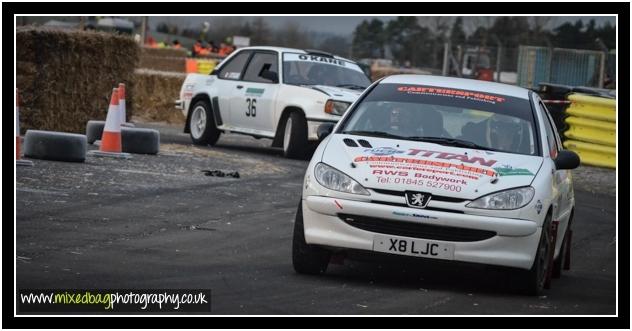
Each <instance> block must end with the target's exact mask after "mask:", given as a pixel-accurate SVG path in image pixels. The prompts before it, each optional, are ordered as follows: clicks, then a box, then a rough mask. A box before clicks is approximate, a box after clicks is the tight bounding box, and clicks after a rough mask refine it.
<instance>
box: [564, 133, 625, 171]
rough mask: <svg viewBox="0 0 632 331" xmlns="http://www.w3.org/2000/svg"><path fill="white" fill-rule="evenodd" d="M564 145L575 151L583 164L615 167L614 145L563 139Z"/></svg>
mask: <svg viewBox="0 0 632 331" xmlns="http://www.w3.org/2000/svg"><path fill="white" fill-rule="evenodd" d="M564 147H565V148H567V149H570V150H571V151H574V152H575V153H577V154H578V155H579V159H580V160H581V162H582V163H584V164H589V165H594V166H598V167H607V168H615V167H616V164H617V154H616V149H615V148H614V147H611V146H603V145H597V144H591V143H587V142H583V141H576V140H567V141H565V142H564Z"/></svg>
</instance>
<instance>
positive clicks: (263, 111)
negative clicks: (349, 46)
mask: <svg viewBox="0 0 632 331" xmlns="http://www.w3.org/2000/svg"><path fill="white" fill-rule="evenodd" d="M370 84H371V81H370V80H369V79H368V77H367V76H366V75H365V74H364V72H363V71H362V69H361V68H360V67H359V66H358V65H357V64H356V63H355V62H352V61H350V60H347V59H344V58H341V57H338V56H334V55H332V54H329V53H326V52H321V51H315V50H299V49H292V48H280V47H246V48H241V49H239V50H238V51H236V52H234V53H232V54H231V55H230V56H229V57H227V58H226V59H225V60H223V61H222V62H221V63H220V64H219V65H218V66H217V68H216V69H215V70H213V72H211V74H210V75H201V74H189V75H188V76H187V77H186V79H185V81H184V84H183V85H182V89H181V91H180V99H179V100H176V108H179V109H181V110H182V113H183V114H184V116H186V124H185V128H184V131H185V132H188V133H190V135H191V140H192V141H193V143H195V144H199V145H207V144H210V145H213V144H215V143H216V142H217V139H219V136H220V134H221V133H222V132H234V133H241V134H246V135H251V136H253V137H255V138H270V139H273V142H272V146H274V147H283V151H284V154H285V156H286V157H291V158H302V157H304V156H305V152H306V150H307V149H308V148H307V147H308V142H309V141H313V142H316V141H317V140H318V137H317V135H316V129H317V127H318V126H319V125H320V124H322V123H323V122H331V123H336V122H337V121H338V120H339V119H340V116H341V115H342V114H343V113H344V112H345V110H346V109H347V108H348V107H349V105H351V103H352V102H353V101H355V100H356V99H357V98H358V96H360V93H361V92H362V91H363V90H364V89H365V88H366V87H367V86H369V85H370Z"/></svg>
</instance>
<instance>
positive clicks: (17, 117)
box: [15, 89, 33, 166]
mask: <svg viewBox="0 0 632 331" xmlns="http://www.w3.org/2000/svg"><path fill="white" fill-rule="evenodd" d="M15 165H18V166H32V165H33V161H29V160H22V158H21V157H20V94H19V93H18V89H15Z"/></svg>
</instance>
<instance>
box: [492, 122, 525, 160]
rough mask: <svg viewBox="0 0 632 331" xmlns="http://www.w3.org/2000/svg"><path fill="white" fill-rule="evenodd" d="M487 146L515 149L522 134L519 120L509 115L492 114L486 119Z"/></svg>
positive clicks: (499, 148) (502, 149) (503, 149)
mask: <svg viewBox="0 0 632 331" xmlns="http://www.w3.org/2000/svg"><path fill="white" fill-rule="evenodd" d="M487 129H488V130H487V132H488V140H489V146H491V147H492V148H494V149H498V150H501V151H515V150H516V149H517V148H518V146H517V144H519V143H520V140H521V139H520V137H521V136H522V126H521V125H520V120H519V119H517V118H512V117H510V116H505V115H500V114H494V115H493V116H492V117H490V118H489V121H488V127H487Z"/></svg>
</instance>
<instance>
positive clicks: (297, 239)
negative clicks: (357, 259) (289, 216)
mask: <svg viewBox="0 0 632 331" xmlns="http://www.w3.org/2000/svg"><path fill="white" fill-rule="evenodd" d="M330 258H331V252H330V251H328V250H326V249H324V248H322V247H318V246H315V245H309V244H307V243H306V242H305V229H304V227H303V205H302V202H301V203H299V204H298V210H297V211H296V219H295V221H294V238H293V240H292V265H293V266H294V270H295V271H296V272H298V273H300V274H309V275H317V274H320V273H323V272H325V271H326V270H327V266H328V265H329V259H330Z"/></svg>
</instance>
